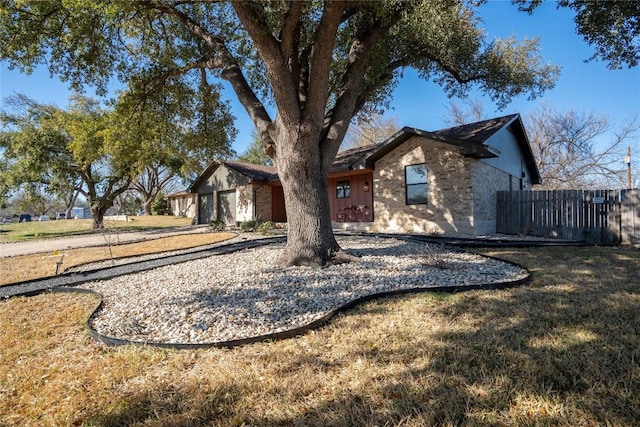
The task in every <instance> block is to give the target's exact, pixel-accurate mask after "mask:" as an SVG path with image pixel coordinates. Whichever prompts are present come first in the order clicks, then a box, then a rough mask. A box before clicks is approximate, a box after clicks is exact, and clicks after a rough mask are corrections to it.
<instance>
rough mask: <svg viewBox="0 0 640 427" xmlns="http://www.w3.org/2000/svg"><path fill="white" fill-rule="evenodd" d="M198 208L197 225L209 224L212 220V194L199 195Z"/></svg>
mask: <svg viewBox="0 0 640 427" xmlns="http://www.w3.org/2000/svg"><path fill="white" fill-rule="evenodd" d="M199 199H200V206H199V207H198V223H199V224H209V222H211V220H212V219H213V218H212V217H211V216H212V215H213V193H210V194H201V195H200V197H199Z"/></svg>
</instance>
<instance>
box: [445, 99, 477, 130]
mask: <svg viewBox="0 0 640 427" xmlns="http://www.w3.org/2000/svg"><path fill="white" fill-rule="evenodd" d="M442 119H443V120H444V122H445V123H447V124H449V125H451V126H462V125H466V124H469V123H475V122H479V121H482V120H486V119H488V117H487V115H486V114H485V112H484V106H483V105H482V103H480V101H479V100H477V99H475V100H474V99H463V100H460V101H459V102H458V101H453V100H452V101H450V102H449V104H448V105H447V112H446V114H445V115H444V116H442Z"/></svg>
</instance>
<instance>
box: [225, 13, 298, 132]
mask: <svg viewBox="0 0 640 427" xmlns="http://www.w3.org/2000/svg"><path fill="white" fill-rule="evenodd" d="M261 7H262V6H261V5H259V4H257V3H255V2H249V1H234V2H233V8H234V10H235V11H236V15H238V18H239V19H240V22H242V25H243V26H244V29H245V30H246V31H247V33H248V34H249V36H250V37H251V39H252V41H253V43H254V44H255V45H256V49H257V51H258V54H259V55H260V58H261V59H262V61H263V62H264V65H265V68H266V70H267V75H268V76H269V81H270V82H271V83H272V89H273V95H274V98H275V103H276V106H277V108H278V115H280V116H281V118H282V119H283V120H285V121H293V122H297V121H299V115H300V102H299V99H298V96H297V86H298V82H297V81H293V79H292V76H291V73H290V72H289V68H288V63H287V58H285V57H284V56H283V54H282V50H281V44H280V42H278V40H277V39H276V38H275V37H274V36H273V34H272V33H271V31H270V29H269V26H268V24H267V23H266V22H265V20H264V19H263V17H262V13H261V12H262V9H260V8H261Z"/></svg>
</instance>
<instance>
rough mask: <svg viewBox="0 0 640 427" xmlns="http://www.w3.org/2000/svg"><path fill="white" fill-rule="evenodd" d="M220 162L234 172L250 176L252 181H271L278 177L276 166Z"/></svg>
mask: <svg viewBox="0 0 640 427" xmlns="http://www.w3.org/2000/svg"><path fill="white" fill-rule="evenodd" d="M222 164H224V165H226V166H228V167H229V169H233V170H234V171H236V172H239V173H241V174H243V175H244V176H247V177H249V178H251V179H252V180H254V181H273V180H277V179H278V172H276V168H274V167H271V166H263V165H256V164H253V163H244V162H236V161H231V160H225V161H224V162H222Z"/></svg>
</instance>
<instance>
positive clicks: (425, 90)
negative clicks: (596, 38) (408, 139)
mask: <svg viewBox="0 0 640 427" xmlns="http://www.w3.org/2000/svg"><path fill="white" fill-rule="evenodd" d="M479 15H480V16H481V17H482V18H483V21H484V24H483V25H482V26H483V27H484V28H485V30H486V32H487V37H488V40H493V39H494V38H498V37H500V38H505V37H509V36H515V37H517V38H518V39H522V38H524V37H529V38H532V37H535V36H540V38H541V40H540V46H541V50H542V55H543V56H544V58H545V60H547V61H549V62H551V63H552V64H555V65H558V66H560V67H561V68H562V71H561V75H560V78H559V80H558V81H557V83H556V86H555V88H554V89H552V90H550V91H548V92H546V93H545V94H544V95H543V96H542V97H541V98H538V99H536V100H534V101H527V100H526V97H522V98H516V99H514V100H513V101H512V102H511V104H509V105H508V106H507V107H506V108H505V109H504V110H502V111H498V110H497V108H496V106H495V105H494V104H493V103H492V102H491V101H490V100H489V99H488V98H487V97H483V95H482V93H479V92H477V91H472V92H471V93H470V94H469V98H470V99H473V100H477V101H479V102H481V103H482V104H483V105H484V109H485V113H486V114H487V115H488V116H500V115H504V114H511V113H520V114H521V115H523V116H526V115H527V114H528V113H529V112H530V111H532V110H535V109H536V108H537V107H538V106H539V105H540V102H545V103H547V104H549V105H550V106H552V107H554V108H555V109H558V110H560V111H565V110H570V109H573V110H577V111H585V112H592V111H593V112H595V113H597V114H601V115H607V116H609V118H610V119H611V120H612V122H613V124H614V125H618V124H622V122H623V121H624V119H625V118H627V117H629V116H630V115H631V114H634V113H635V114H638V115H639V120H640V67H636V68H635V69H631V70H629V69H624V70H609V69H607V68H606V65H605V64H604V63H601V62H596V61H591V62H588V63H585V62H584V60H585V59H587V58H589V57H590V56H591V55H592V54H593V53H594V49H593V47H591V46H589V45H587V44H586V43H585V42H584V41H583V39H582V38H581V37H580V36H578V35H576V33H575V26H574V23H573V20H572V19H573V13H572V12H571V11H570V10H567V9H560V10H558V9H556V7H555V3H553V2H545V3H543V4H542V5H541V6H540V7H539V8H538V9H536V11H535V12H534V14H533V15H528V14H526V13H523V12H518V11H517V8H516V7H515V6H513V5H512V4H511V3H510V2H509V1H489V2H488V3H487V4H485V5H483V6H482V7H481V9H480V13H479ZM15 92H23V93H25V94H26V95H27V96H29V97H31V98H33V99H35V100H37V101H39V102H46V103H54V104H57V105H58V106H61V107H64V106H66V105H67V99H68V97H69V94H70V92H69V90H68V89H67V85H66V84H65V83H63V82H60V80H59V79H58V78H56V77H55V76H54V77H53V78H51V77H50V76H49V73H48V71H47V70H46V69H45V68H38V69H36V71H35V72H34V73H33V74H32V75H29V76H26V75H24V74H20V73H19V72H17V71H9V70H8V69H7V68H6V66H5V64H3V65H2V67H1V69H0V98H1V99H2V100H4V98H5V97H7V96H9V95H11V94H13V93H15ZM227 94H228V99H230V100H231V101H232V112H233V114H234V115H235V116H236V127H237V128H238V130H239V133H238V136H237V138H236V141H235V142H234V144H233V147H234V149H235V150H236V151H237V152H238V153H241V152H242V151H244V150H245V149H246V148H247V147H248V145H249V144H250V142H251V132H252V130H253V128H254V127H253V124H252V123H251V121H250V120H249V117H248V116H247V114H246V113H245V112H244V109H243V108H242V107H241V106H240V105H239V103H238V102H237V101H236V98H235V96H234V94H233V93H232V92H231V91H228V92H227ZM88 95H90V96H93V95H94V94H93V93H92V92H91V91H89V92H88ZM449 102H450V100H449V99H448V98H447V97H446V95H445V94H444V93H443V91H442V89H441V88H440V87H439V86H438V85H436V84H433V83H430V82H426V81H423V80H420V79H418V78H417V76H416V74H415V73H414V72H413V71H411V70H406V71H405V73H404V77H403V79H402V81H401V82H400V84H399V86H398V87H397V89H396V90H395V92H394V94H393V99H392V101H391V110H390V111H388V112H387V113H386V114H387V115H388V116H392V117H396V118H397V120H398V124H399V125H400V126H411V127H417V128H421V129H424V130H437V129H441V128H444V127H448V124H447V123H446V122H445V120H444V117H445V116H446V111H447V106H448V104H449ZM601 142H602V143H606V141H601ZM630 144H631V145H632V154H635V155H633V157H636V156H637V155H639V154H640V142H639V141H638V139H637V138H636V139H635V140H634V141H630Z"/></svg>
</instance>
